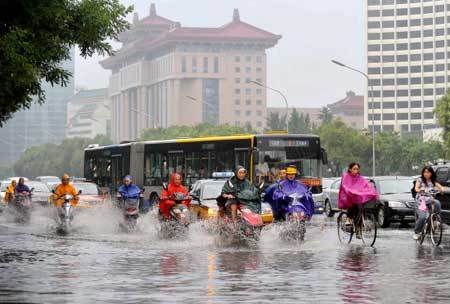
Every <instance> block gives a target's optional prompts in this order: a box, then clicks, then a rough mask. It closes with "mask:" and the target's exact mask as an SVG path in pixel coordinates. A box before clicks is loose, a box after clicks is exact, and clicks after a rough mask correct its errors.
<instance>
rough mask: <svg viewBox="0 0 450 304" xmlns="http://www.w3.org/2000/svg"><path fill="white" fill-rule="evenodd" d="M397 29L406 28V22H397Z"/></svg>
mask: <svg viewBox="0 0 450 304" xmlns="http://www.w3.org/2000/svg"><path fill="white" fill-rule="evenodd" d="M397 27H408V20H397Z"/></svg>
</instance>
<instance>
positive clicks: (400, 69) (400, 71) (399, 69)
mask: <svg viewBox="0 0 450 304" xmlns="http://www.w3.org/2000/svg"><path fill="white" fill-rule="evenodd" d="M405 73H408V67H404V66H401V67H397V74H405Z"/></svg>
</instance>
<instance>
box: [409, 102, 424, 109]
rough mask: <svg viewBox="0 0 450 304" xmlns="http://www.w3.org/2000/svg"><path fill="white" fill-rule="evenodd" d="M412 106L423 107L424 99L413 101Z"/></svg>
mask: <svg viewBox="0 0 450 304" xmlns="http://www.w3.org/2000/svg"><path fill="white" fill-rule="evenodd" d="M411 108H414V109H419V108H422V101H420V100H413V101H411Z"/></svg>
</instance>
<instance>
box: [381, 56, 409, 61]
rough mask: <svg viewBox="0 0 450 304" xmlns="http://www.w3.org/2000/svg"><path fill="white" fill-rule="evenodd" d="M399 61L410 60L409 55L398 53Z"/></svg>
mask: <svg viewBox="0 0 450 304" xmlns="http://www.w3.org/2000/svg"><path fill="white" fill-rule="evenodd" d="M383 57H385V56H383ZM392 57H394V56H392ZM397 61H398V62H406V61H408V55H397ZM383 62H384V61H383ZM387 62H393V61H387Z"/></svg>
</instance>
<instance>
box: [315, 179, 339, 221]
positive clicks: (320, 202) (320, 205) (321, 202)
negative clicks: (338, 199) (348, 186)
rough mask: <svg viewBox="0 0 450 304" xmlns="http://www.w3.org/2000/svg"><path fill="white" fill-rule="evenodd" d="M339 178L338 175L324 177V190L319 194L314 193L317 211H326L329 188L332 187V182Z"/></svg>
mask: <svg viewBox="0 0 450 304" xmlns="http://www.w3.org/2000/svg"><path fill="white" fill-rule="evenodd" d="M337 179H338V178H337V177H324V178H322V192H321V193H318V194H313V199H314V209H315V213H318V214H321V213H324V212H325V211H326V210H325V199H326V198H327V194H328V189H329V188H330V186H331V184H332V183H333V182H334V181H335V180H337Z"/></svg>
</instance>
